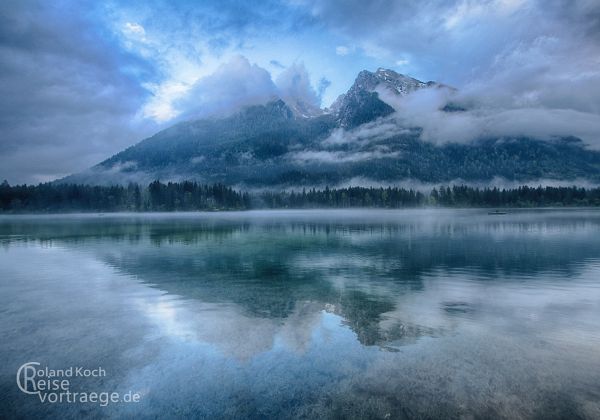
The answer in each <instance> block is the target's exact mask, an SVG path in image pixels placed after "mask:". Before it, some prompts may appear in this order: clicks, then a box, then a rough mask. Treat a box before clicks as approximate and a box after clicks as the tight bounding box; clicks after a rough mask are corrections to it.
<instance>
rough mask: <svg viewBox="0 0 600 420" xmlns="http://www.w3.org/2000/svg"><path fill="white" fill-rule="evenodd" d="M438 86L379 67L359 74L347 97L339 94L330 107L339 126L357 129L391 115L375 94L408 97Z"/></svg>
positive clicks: (392, 110) (390, 109) (386, 105)
mask: <svg viewBox="0 0 600 420" xmlns="http://www.w3.org/2000/svg"><path fill="white" fill-rule="evenodd" d="M434 86H438V84H437V83H435V82H422V81H420V80H417V79H415V78H412V77H410V76H406V75H404V74H400V73H396V72H395V71H393V70H389V69H384V68H379V69H377V71H375V72H370V71H368V70H363V71H361V72H360V73H358V76H357V77H356V80H355V81H354V84H353V85H352V87H350V89H349V90H348V92H347V93H346V94H343V95H340V96H339V97H338V99H337V100H336V101H335V102H334V103H333V105H332V106H331V111H332V112H333V113H334V115H335V116H336V119H337V121H338V122H339V124H340V126H342V127H344V128H352V127H356V126H358V125H360V124H363V123H365V122H367V121H371V120H373V119H375V118H377V117H383V116H386V115H389V114H391V113H392V112H394V109H393V108H392V107H391V106H389V105H388V104H386V103H385V102H383V101H382V100H381V99H379V95H378V93H377V92H376V91H377V90H378V89H385V90H388V91H389V92H391V93H394V94H397V95H408V94H409V93H411V92H414V91H416V90H418V89H423V88H428V87H434Z"/></svg>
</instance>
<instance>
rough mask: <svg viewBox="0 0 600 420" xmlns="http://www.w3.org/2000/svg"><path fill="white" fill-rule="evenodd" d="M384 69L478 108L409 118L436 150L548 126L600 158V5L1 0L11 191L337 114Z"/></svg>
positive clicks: (0, 154) (550, 0) (0, 117)
mask: <svg viewBox="0 0 600 420" xmlns="http://www.w3.org/2000/svg"><path fill="white" fill-rule="evenodd" d="M379 67H384V68H389V69H393V70H395V71H397V72H399V73H403V74H407V75H410V76H413V77H416V78H418V79H420V80H423V81H428V80H435V81H438V82H441V83H445V84H448V85H451V86H453V87H455V88H457V89H458V92H460V98H461V100H463V101H466V102H470V103H476V104H477V107H476V112H473V113H470V114H467V115H463V116H461V117H459V119H457V118H458V117H454V116H452V117H450V118H452V120H448V117H446V116H440V115H438V116H437V117H432V118H429V117H428V116H427V115H428V114H427V113H428V112H430V111H431V110H430V108H431V106H430V105H431V103H432V102H435V101H431V100H427V98H425V99H423V98H418V97H417V98H413V99H412V100H411V101H410V102H409V103H408V105H410V109H407V103H404V104H400V105H399V106H398V109H399V110H400V111H402V110H405V111H406V116H405V117H406V118H408V119H410V120H411V121H419V122H420V123H422V124H423V125H424V126H425V125H426V126H427V127H426V130H425V131H424V136H425V139H426V140H427V139H429V140H431V141H445V140H444V139H447V138H457V136H465V138H468V137H473V136H477V135H479V134H481V132H485V133H495V134H502V133H504V132H511V133H513V134H514V133H518V132H519V131H520V130H521V131H527V132H532V133H534V134H536V133H537V134H540V135H544V134H547V132H548V130H549V127H550V128H552V130H554V131H555V132H556V133H558V134H561V135H562V134H565V133H571V134H574V135H577V136H579V137H581V138H582V139H583V140H584V141H585V142H586V144H588V145H589V146H590V147H593V148H599V147H600V127H599V125H600V123H599V121H600V0H544V1H541V0H479V1H476V0H444V1H441V0H406V1H401V0H396V1H385V0H374V1H370V2H365V1H363V0H360V1H359V0H345V1H342V0H287V1H270V0H268V1H256V2H248V1H229V0H218V1H210V0H206V1H163V0H144V1H142V0H139V1H138V0H129V1H110V0H107V1H102V2H95V1H64V0H56V1H52V2H48V1H41V0H40V1H35V0H3V1H2V2H0V133H1V134H0V136H1V138H0V178H1V179H7V180H8V181H9V182H10V183H11V184H15V183H38V182H46V181H50V180H53V179H56V178H59V177H62V176H65V175H67V174H70V173H74V172H78V171H81V170H84V169H86V168H89V167H90V166H92V165H94V164H96V163H98V162H100V161H102V160H104V159H106V158H108V157H110V156H111V155H113V154H115V153H117V152H119V151H121V150H122V149H124V148H126V147H128V146H130V145H132V144H135V143H137V142H138V141H140V140H142V139H143V138H145V137H148V136H150V135H152V134H153V133H155V132H157V131H159V130H160V129H162V128H166V127H168V126H170V125H172V124H174V123H176V122H178V121H181V120H184V119H193V118H201V117H206V116H216V115H224V114H227V113H230V112H233V111H235V110H236V109H239V108H240V107H242V106H245V105H248V104H254V103H262V102H265V101H268V100H270V99H272V98H274V97H282V98H284V99H286V98H300V99H302V100H303V101H304V102H306V103H308V104H311V105H314V106H318V107H327V106H329V105H330V104H331V103H332V102H333V101H334V100H335V99H336V98H337V96H338V95H339V94H341V93H344V92H345V91H346V90H347V89H348V88H349V87H350V86H351V85H352V83H353V81H354V79H355V77H356V75H357V74H358V72H359V71H361V70H363V69H367V70H371V71H374V70H376V69H377V68H379ZM507 130H508V131H507Z"/></svg>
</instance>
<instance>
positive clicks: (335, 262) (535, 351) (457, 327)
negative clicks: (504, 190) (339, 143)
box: [0, 209, 600, 418]
mask: <svg viewBox="0 0 600 420" xmlns="http://www.w3.org/2000/svg"><path fill="white" fill-rule="evenodd" d="M599 279H600V211H596V210H569V211H559V210H536V211H515V212H512V213H510V214H507V215H502V216H499V215H489V214H487V211H484V210H422V209H420V210H402V211H385V210H381V211H378V210H369V211H361V210H349V211H340V210H332V211H317V210H314V211H266V212H240V213H210V214H206V213H189V214H149V215H143V214H117V215H104V216H100V215H69V216H10V217H0V314H1V317H0V334H1V335H2V338H3V339H2V341H1V342H0V356H1V358H2V359H1V360H2V361H3V363H2V364H0V417H8V418H11V417H31V416H55V417H57V416H60V417H63V418H80V417H81V416H82V415H91V416H94V417H105V416H121V417H122V416H132V415H134V414H135V415H136V416H141V417H155V416H156V417H161V418H174V417H181V416H187V417H210V418H222V417H236V418H240V417H255V418H265V417H267V418H288V417H308V418H314V417H316V416H321V417H323V416H324V417H339V416H345V417H361V418H363V417H372V418H431V417H437V418H460V417H467V418H469V417H476V418H490V417H501V418H598V417H600V381H598V366H600V351H599V350H600V280H599ZM29 361H38V362H40V363H41V364H42V365H48V366H50V367H54V368H61V367H68V366H79V365H82V366H88V367H98V366H101V367H102V368H104V369H105V370H106V372H107V375H106V377H103V378H82V379H79V380H76V381H73V386H72V387H73V388H74V389H81V390H94V391H119V392H126V391H127V390H133V391H136V392H139V393H140V394H141V401H140V402H139V403H136V404H111V405H108V406H107V407H100V406H98V405H97V404H96V405H94V404H42V403H40V402H39V400H38V399H37V397H36V396H34V395H26V394H24V393H22V392H21V391H20V390H19V389H18V387H17V385H16V383H15V375H16V372H17V370H18V368H19V366H21V365H22V364H23V363H26V362H29Z"/></svg>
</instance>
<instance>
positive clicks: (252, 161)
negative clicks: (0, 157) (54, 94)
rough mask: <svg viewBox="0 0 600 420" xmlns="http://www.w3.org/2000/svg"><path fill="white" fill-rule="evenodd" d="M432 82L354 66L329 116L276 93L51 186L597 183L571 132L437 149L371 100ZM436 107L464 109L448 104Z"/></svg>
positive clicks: (595, 160) (166, 133)
mask: <svg viewBox="0 0 600 420" xmlns="http://www.w3.org/2000/svg"><path fill="white" fill-rule="evenodd" d="M438 87H445V88H447V86H444V85H441V84H438V83H435V82H421V81H419V80H417V79H414V78H411V77H408V76H405V75H402V74H398V73H396V72H394V71H392V70H385V69H379V70H377V71H376V72H369V71H362V72H360V73H359V74H358V77H357V78H356V80H355V82H354V84H353V85H352V87H351V88H350V89H349V90H348V92H347V93H346V94H344V95H341V96H340V97H339V98H338V100H337V101H336V102H335V103H334V105H333V106H332V107H331V109H330V110H329V111H328V112H327V113H324V112H322V110H314V109H308V108H306V107H303V105H302V104H301V103H297V102H292V103H291V104H288V103H287V102H284V101H283V100H281V99H278V100H274V101H272V102H269V103H267V104H265V105H255V106H250V107H247V108H245V109H242V110H241V111H239V112H238V113H236V114H234V115H231V116H229V117H226V118H220V119H218V118H212V119H202V120H195V121H187V122H182V123H179V124H176V125H174V126H173V127H170V128H168V129H166V130H163V131H161V132H159V133H157V134H155V135H154V136H152V137H150V138H148V139H145V140H143V141H141V142H139V143H138V144H136V145H134V146H131V147H129V148H128V149H126V150H124V151H122V152H120V153H118V154H116V155H114V156H112V157H111V158H109V159H107V160H105V161H103V162H101V163H99V164H98V165H96V166H95V167H93V168H91V169H89V170H88V171H85V172H83V173H79V174H75V175H71V176H69V177H67V178H64V179H62V180H60V181H58V182H74V183H89V184H111V183H120V184H123V183H128V182H143V183H146V182H151V181H153V180H155V179H160V180H161V181H169V180H184V179H193V180H197V181H199V182H207V183H214V182H219V183H223V184H226V185H233V186H239V187H242V188H298V187H311V186H326V185H329V186H337V185H356V184H360V185H380V184H398V183H401V182H402V181H403V180H411V182H412V181H415V180H416V181H420V182H424V183H437V184H439V183H445V182H450V181H456V180H459V181H465V182H478V183H485V182H486V181H490V180H492V179H494V178H502V179H506V180H508V181H512V182H535V181H536V180H542V179H544V180H561V181H565V180H568V181H576V180H579V179H586V180H588V181H592V182H600V152H596V151H590V150H587V149H586V148H585V147H584V145H583V142H582V141H581V140H579V139H577V138H573V137H567V138H557V139H555V140H553V141H545V140H540V139H535V138H528V137H518V136H516V137H511V138H482V139H478V140H476V141H474V142H471V143H468V144H464V143H460V144H457V143H454V144H443V145H435V144H433V143H430V142H425V141H422V140H421V129H420V128H419V127H400V126H399V125H398V122H397V119H395V118H393V117H390V114H392V113H393V112H394V109H393V108H392V107H391V106H390V105H388V104H387V103H385V102H384V101H382V100H381V99H380V97H379V92H384V91H385V92H386V94H387V93H390V94H394V95H409V94H411V93H412V92H414V91H416V90H419V89H430V88H438ZM450 89H451V88H450ZM288 102H290V101H289V100H288ZM446 108H447V109H446ZM443 111H445V112H463V111H464V109H463V108H461V107H460V106H458V105H455V104H447V105H446V107H445V108H444V109H443Z"/></svg>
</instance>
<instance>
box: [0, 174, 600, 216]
mask: <svg viewBox="0 0 600 420" xmlns="http://www.w3.org/2000/svg"><path fill="white" fill-rule="evenodd" d="M424 206H440V207H497V208H502V207H562V206H600V188H591V189H585V188H579V187H574V186H573V187H541V186H540V187H537V188H532V187H527V186H522V187H519V188H513V189H499V188H475V187H469V186H464V185H461V186H452V187H450V186H441V187H437V188H433V189H432V190H431V191H430V192H428V193H423V192H421V191H416V190H412V189H404V188H398V187H387V188H375V187H370V188H365V187H349V188H325V189H321V190H317V189H314V188H313V189H310V190H302V191H301V192H300V191H292V192H286V191H283V192H262V193H255V194H251V193H248V192H240V191H236V190H234V189H233V188H231V187H227V186H224V185H221V184H213V185H202V184H198V183H196V182H191V181H184V182H169V183H162V182H160V181H154V182H151V183H150V184H149V185H147V186H141V185H138V184H129V185H127V186H120V185H113V186H90V185H75V184H52V183H47V184H39V185H37V186H34V185H17V186H10V185H9V184H8V183H7V182H6V181H4V182H3V183H2V184H1V185H0V212H4V213H28V212H32V213H56V212H73V211H82V212H93V211H102V212H104V211H106V212H115V211H193V210H248V209H260V208H272V209H274V208H351V207H378V208H404V207H424Z"/></svg>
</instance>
